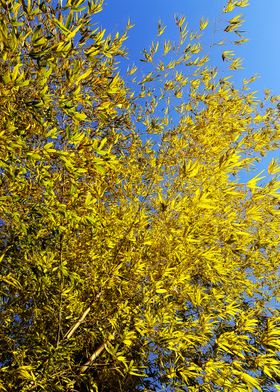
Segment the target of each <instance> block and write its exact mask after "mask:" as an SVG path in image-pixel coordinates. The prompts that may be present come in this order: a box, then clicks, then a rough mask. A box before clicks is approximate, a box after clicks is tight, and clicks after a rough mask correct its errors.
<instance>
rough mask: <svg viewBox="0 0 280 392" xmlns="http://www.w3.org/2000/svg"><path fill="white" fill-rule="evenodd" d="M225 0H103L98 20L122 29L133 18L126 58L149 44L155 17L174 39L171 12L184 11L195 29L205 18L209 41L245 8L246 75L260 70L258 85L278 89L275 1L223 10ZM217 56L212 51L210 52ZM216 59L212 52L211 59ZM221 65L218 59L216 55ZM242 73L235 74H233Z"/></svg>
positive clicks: (279, 26)
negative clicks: (207, 21) (202, 17)
mask: <svg viewBox="0 0 280 392" xmlns="http://www.w3.org/2000/svg"><path fill="white" fill-rule="evenodd" d="M224 3H225V1H224V0H141V1H139V0H138V1H137V0H134V1H131V0H130V1H129V0H105V3H104V11H103V12H102V13H101V14H100V15H99V16H98V20H99V21H101V23H102V25H103V26H104V27H106V28H107V29H108V31H119V30H122V29H123V28H124V26H125V24H126V22H127V20H128V18H130V19H131V21H132V23H133V24H135V27H134V28H133V29H132V30H130V33H129V40H128V41H127V42H126V46H127V48H128V50H129V58H130V60H132V61H133V60H135V61H137V59H139V57H140V52H141V49H143V48H144V47H145V46H148V45H149V43H150V42H151V41H152V40H153V39H154V38H155V36H156V29H157V21H158V20H159V19H161V20H162V21H163V23H164V24H165V25H167V30H166V32H167V34H166V37H168V38H171V39H175V38H176V36H175V33H176V29H175V26H174V23H173V16H174V14H179V15H185V16H186V18H187V21H188V23H189V25H190V27H193V28H197V27H198V22H199V19H200V17H201V16H204V17H206V18H208V19H209V26H208V29H207V31H206V33H205V37H204V42H206V43H211V41H212V40H213V37H214V38H216V37H218V35H219V32H221V31H222V30H223V29H224V27H225V25H226V21H227V19H228V18H230V17H232V16H233V15H234V14H236V13H243V14H244V18H245V24H244V29H245V30H246V34H245V35H246V37H247V38H249V42H248V43H246V44H244V45H242V46H240V47H236V48H235V49H236V50H237V51H238V53H239V54H240V56H241V57H242V58H243V60H244V61H243V66H244V71H242V73H240V74H243V75H245V76H250V75H252V74H255V73H257V74H259V75H260V79H259V80H258V81H257V82H256V83H255V87H256V88H257V89H258V90H263V89H264V88H270V89H271V90H272V91H273V93H274V94H280V78H279V74H280V40H279V36H280V34H279V31H280V23H279V15H280V1H279V0H267V1H261V0H254V1H252V2H251V3H252V4H250V6H249V7H246V8H236V11H235V12H234V13H233V14H231V13H230V14H223V13H222V12H221V9H222V7H223V5H224ZM212 55H213V57H214V56H215V51H213V53H212ZM213 60H214V62H215V57H214V58H213ZM216 62H217V65H219V62H220V58H217V59H216ZM239 77H240V76H239V75H237V74H236V78H239Z"/></svg>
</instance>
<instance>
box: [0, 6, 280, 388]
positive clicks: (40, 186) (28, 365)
mask: <svg viewBox="0 0 280 392" xmlns="http://www.w3.org/2000/svg"><path fill="white" fill-rule="evenodd" d="M246 4H247V1H228V3H227V5H226V8H225V11H226V12H230V11H232V10H233V9H234V8H235V7H242V6H245V5H246ZM101 9H102V1H92V0H90V1H89V2H88V3H86V2H84V1H82V0H68V1H67V3H66V2H62V3H61V2H57V3H56V2H54V1H48V0H44V1H39V0H27V1H19V0H8V1H2V0H1V10H0V50H1V60H0V67H1V73H0V75H1V77H0V110H1V118H0V124H1V129H0V156H1V159H0V175H1V188H0V212H1V222H0V223H1V229H0V233H1V244H0V246H1V249H0V251H1V253H0V260H1V263H0V274H1V283H0V290H1V302H0V309H1V312H0V320H1V321H0V323H1V330H0V342H1V348H2V350H1V351H2V352H1V354H0V367H1V369H0V374H1V376H0V380H1V381H0V391H23V392H24V391H96V390H98V391H133V390H142V391H144V390H146V391H153V390H154V391H159V390H174V391H180V390H181V391H183V390H185V391H219V390H221V391H240V392H241V391H257V390H259V391H262V390H263V391H265V390H268V391H272V390H274V389H273V388H277V385H278V384H277V381H279V380H280V366H279V363H280V362H279V351H280V317H279V311H278V308H277V306H278V305H277V303H276V302H273V303H272V301H276V299H277V293H279V283H280V281H279V216H280V210H279V205H280V204H279V192H278V189H279V179H278V176H279V173H280V166H279V165H278V163H277V161H276V160H272V161H271V163H270V165H269V167H268V174H269V176H268V177H266V180H265V181H263V182H262V183H261V181H262V179H263V178H264V177H262V173H260V174H258V175H256V176H255V177H253V178H252V179H250V180H249V181H248V182H247V183H242V182H241V180H240V179H239V175H240V173H242V172H244V170H248V169H250V168H252V167H253V166H254V164H255V163H257V162H258V161H259V160H260V159H261V157H262V156H264V155H265V154H266V153H267V152H268V151H271V150H273V149H277V148H279V122H278V121H279V120H278V117H279V113H278V108H277V102H278V98H277V97H270V95H269V92H267V93H266V98H265V100H264V101H263V102H259V101H258V100H257V99H256V98H255V94H254V93H253V92H252V91H251V90H250V89H249V82H250V81H247V80H245V81H244V83H243V86H242V87H241V88H240V89H237V88H235V87H234V85H233V84H232V83H231V82H230V81H229V78H221V77H219V75H218V72H217V70H216V68H213V67H211V66H210V65H208V57H207V56H206V55H204V56H201V55H200V53H203V50H202V48H201V45H200V34H201V33H200V32H198V33H191V32H188V31H187V27H186V23H185V19H184V18H177V19H176V24H177V27H178V30H179V35H180V38H179V42H178V43H177V44H174V43H173V42H170V41H169V40H164V35H165V31H164V30H165V27H164V26H163V25H162V23H160V24H159V28H158V36H159V37H158V41H156V42H154V43H153V44H152V46H151V48H149V49H146V50H144V52H143V59H142V60H143V61H144V62H145V63H146V64H144V66H147V69H148V72H147V73H146V75H145V76H144V77H143V75H142V76H141V77H140V76H139V73H138V71H137V69H136V67H135V66H133V67H132V68H130V69H129V70H128V73H127V76H126V77H125V78H124V77H121V73H120V68H119V66H118V60H119V59H121V58H122V57H123V56H125V54H126V52H125V50H124V48H123V42H124V41H125V39H126V38H127V31H128V30H129V28H131V24H130V23H129V24H128V26H127V29H126V31H125V32H124V33H123V34H122V35H121V34H118V33H117V34H116V35H114V36H111V35H106V32H105V30H103V29H101V28H100V27H98V26H96V25H95V24H94V20H95V14H96V13H98V12H100V11H101ZM240 18H241V16H240V15H237V16H235V17H233V18H232V19H230V21H229V24H228V25H227V27H226V28H225V32H226V33H228V32H229V33H232V32H233V33H234V34H235V35H236V34H237V36H239V38H240V40H244V37H240V35H241V33H240V31H239V27H240V23H241V19H240ZM199 27H200V30H201V31H202V30H204V29H205V28H207V21H206V20H204V19H202V20H201V21H200V26H199ZM239 43H240V42H239ZM239 43H238V44H239ZM223 59H224V60H228V61H229V68H230V69H232V70H234V69H236V68H238V66H239V64H240V62H239V61H238V59H236V58H235V57H234V54H233V53H232V52H230V51H228V50H225V51H224V52H223ZM234 62H235V63H234ZM129 78H130V80H129ZM139 78H140V79H139ZM124 80H125V81H124ZM149 134H150V135H151V136H150V138H149V137H148V135H149ZM275 390H276V389H275ZM278 390H279V386H278Z"/></svg>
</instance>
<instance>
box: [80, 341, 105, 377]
mask: <svg viewBox="0 0 280 392" xmlns="http://www.w3.org/2000/svg"><path fill="white" fill-rule="evenodd" d="M106 344H107V342H104V343H102V344H101V345H100V346H99V347H98V348H97V349H96V350H95V351H94V353H93V354H92V355H91V356H90V358H89V359H88V361H87V362H86V363H85V364H84V365H83V366H82V367H81V369H80V374H81V373H85V372H86V371H87V370H88V368H89V367H90V366H91V365H92V363H93V362H94V361H95V359H96V358H97V357H99V355H100V354H102V352H103V351H104V350H105V348H106Z"/></svg>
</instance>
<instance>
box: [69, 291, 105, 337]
mask: <svg viewBox="0 0 280 392" xmlns="http://www.w3.org/2000/svg"><path fill="white" fill-rule="evenodd" d="M101 293H102V291H100V292H99V293H98V294H97V295H96V297H95V298H93V299H92V300H91V302H90V304H89V306H88V307H87V309H86V310H85V311H84V313H83V314H82V315H81V317H80V318H79V320H78V321H77V322H76V324H74V325H73V326H72V327H71V328H70V329H69V330H68V331H67V332H66V334H65V335H64V337H63V339H70V338H71V336H72V335H73V334H74V332H75V331H76V329H77V328H79V326H80V325H81V324H82V322H83V321H84V319H85V318H86V316H87V315H88V314H89V312H90V310H91V306H92V305H93V303H94V302H95V301H97V300H98V299H99V298H100V296H101Z"/></svg>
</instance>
